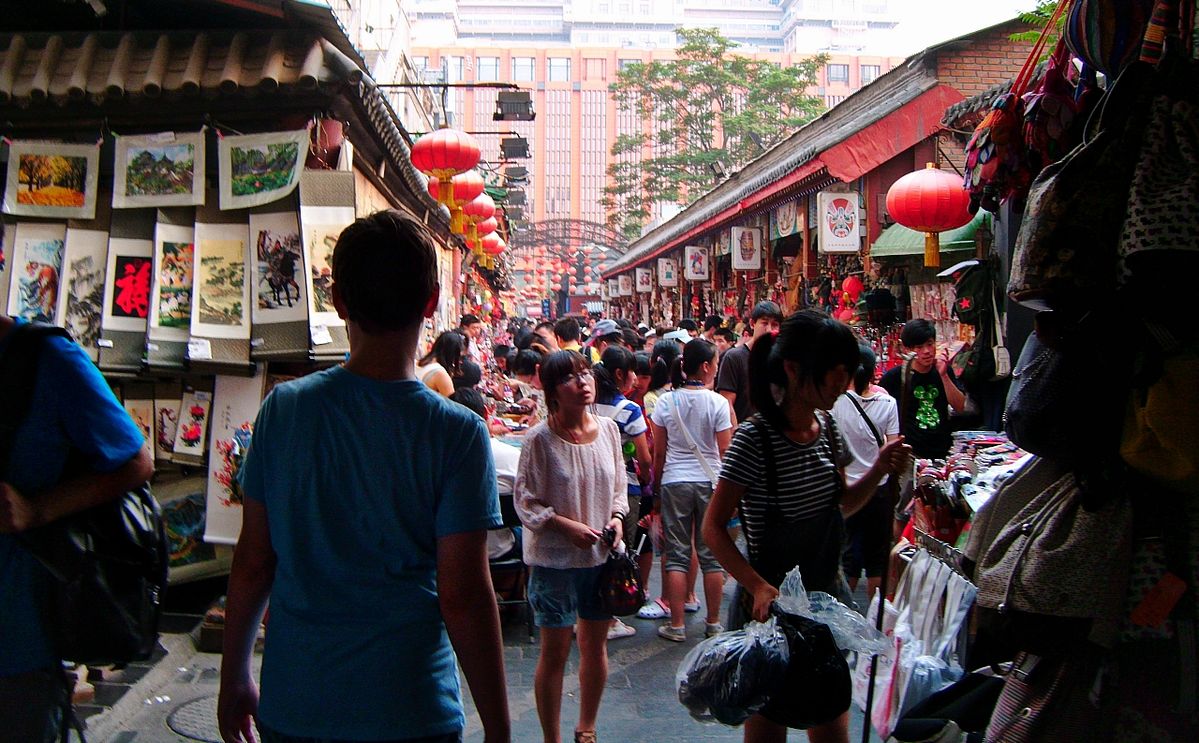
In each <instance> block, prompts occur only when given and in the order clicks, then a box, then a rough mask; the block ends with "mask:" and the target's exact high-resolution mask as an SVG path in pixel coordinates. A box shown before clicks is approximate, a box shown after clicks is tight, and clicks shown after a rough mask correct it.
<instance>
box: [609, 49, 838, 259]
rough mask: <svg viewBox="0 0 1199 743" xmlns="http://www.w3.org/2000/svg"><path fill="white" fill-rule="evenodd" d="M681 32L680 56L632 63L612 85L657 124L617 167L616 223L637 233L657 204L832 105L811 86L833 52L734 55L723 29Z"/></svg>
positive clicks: (684, 198) (627, 143)
mask: <svg viewBox="0 0 1199 743" xmlns="http://www.w3.org/2000/svg"><path fill="white" fill-rule="evenodd" d="M676 33H677V34H678V35H679V39H680V41H681V42H682V44H681V46H680V47H679V48H678V50H677V55H678V57H677V59H673V60H660V61H653V62H649V63H640V62H637V63H633V64H630V65H628V66H627V67H625V68H624V69H623V70H621V71H620V73H619V75H618V77H617V81H616V82H614V83H612V85H611V86H610V89H611V91H612V93H613V95H614V96H615V99H616V102H617V105H618V106H619V107H621V108H622V109H623V110H626V111H632V112H635V113H636V114H637V115H638V116H639V118H640V119H641V121H643V122H645V123H647V124H648V125H649V126H648V127H647V128H648V130H649V131H648V132H646V131H641V132H638V133H635V134H629V133H625V134H622V135H620V136H619V137H617V138H616V141H615V142H613V144H612V149H611V158H610V164H609V165H608V178H609V184H608V186H607V187H606V188H605V189H604V197H603V199H602V204H603V206H604V208H605V209H606V210H607V213H608V225H609V227H611V228H612V229H614V230H616V231H618V232H621V233H623V234H624V235H625V236H627V237H629V238H635V237H637V235H638V234H640V231H641V227H642V226H643V225H644V224H645V223H646V222H648V221H649V219H650V216H651V209H652V206H653V202H655V201H669V202H674V203H676V204H684V205H685V204H689V203H691V202H693V201H695V199H697V198H699V197H700V196H702V195H703V194H704V193H705V192H707V191H708V190H710V189H711V188H712V187H714V186H715V185H717V184H718V183H720V182H721V181H722V180H724V178H725V177H726V176H728V175H731V174H732V173H733V172H735V171H736V170H738V169H739V168H741V167H742V166H743V165H745V164H746V163H747V162H749V161H750V160H752V159H753V158H755V157H757V156H758V155H760V154H761V153H762V152H764V151H766V150H767V149H769V148H770V147H772V146H774V145H775V144H777V143H778V142H780V141H782V139H783V138H785V137H786V136H788V135H789V134H791V133H792V132H794V131H795V130H796V129H798V128H799V127H801V126H803V125H804V124H806V123H808V122H809V121H811V120H813V119H814V118H816V117H817V116H819V115H820V114H821V113H823V112H824V102H823V101H822V100H821V99H820V98H818V97H816V96H813V95H809V94H808V92H807V91H808V89H809V88H811V87H812V86H814V85H815V84H816V79H817V72H818V71H819V69H820V67H821V66H822V65H823V64H824V63H825V62H826V61H827V57H826V56H825V55H817V56H814V57H811V58H809V59H806V60H804V61H803V62H801V63H799V64H798V65H796V66H794V67H786V68H783V67H780V66H778V65H776V64H775V63H773V62H768V61H765V60H757V59H751V58H749V57H746V56H743V55H740V54H736V53H734V52H733V47H734V45H735V42H733V41H730V40H729V39H727V38H725V37H724V36H722V35H721V34H720V31H719V30H718V29H715V28H692V29H685V28H680V29H678V30H677V31H676ZM647 148H648V152H647Z"/></svg>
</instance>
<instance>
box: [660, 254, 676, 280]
mask: <svg viewBox="0 0 1199 743" xmlns="http://www.w3.org/2000/svg"><path fill="white" fill-rule="evenodd" d="M658 283H659V284H661V285H662V286H665V287H674V286H678V285H679V262H678V259H676V258H659V259H658Z"/></svg>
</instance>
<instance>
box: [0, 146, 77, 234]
mask: <svg viewBox="0 0 1199 743" xmlns="http://www.w3.org/2000/svg"><path fill="white" fill-rule="evenodd" d="M99 166H100V147H99V145H91V144H84V145H79V144H66V143H63V142H31V141H22V140H14V141H12V143H11V144H10V145H9V154H8V173H7V178H6V182H5V190H4V211H5V212H6V213H8V214H21V215H26V216H31V217H74V218H77V219H93V218H94V217H95V215H96V188H97V180H98V178H99V170H100V167H99Z"/></svg>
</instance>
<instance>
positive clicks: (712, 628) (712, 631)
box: [704, 622, 724, 637]
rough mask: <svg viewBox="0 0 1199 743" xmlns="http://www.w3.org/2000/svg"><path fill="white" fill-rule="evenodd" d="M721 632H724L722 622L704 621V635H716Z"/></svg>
mask: <svg viewBox="0 0 1199 743" xmlns="http://www.w3.org/2000/svg"><path fill="white" fill-rule="evenodd" d="M721 632H724V625H723V624H721V623H720V622H704V637H715V636H716V635H719V634H720V633H721Z"/></svg>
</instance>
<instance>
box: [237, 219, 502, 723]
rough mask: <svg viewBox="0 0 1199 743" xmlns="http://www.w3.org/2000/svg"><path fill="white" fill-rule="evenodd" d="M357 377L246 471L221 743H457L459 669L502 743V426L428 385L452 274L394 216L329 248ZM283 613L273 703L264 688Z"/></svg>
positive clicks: (298, 414)
mask: <svg viewBox="0 0 1199 743" xmlns="http://www.w3.org/2000/svg"><path fill="white" fill-rule="evenodd" d="M332 269H333V286H332V293H333V303H334V306H335V307H336V308H337V312H338V315H339V316H341V317H342V318H343V319H345V321H346V325H347V327H348V330H349V336H350V357H349V360H348V361H346V362H345V364H343V365H341V366H337V367H334V368H332V369H327V370H325V371H322V372H319V373H317V374H312V375H310V376H308V377H304V378H302V379H298V380H296V381H294V382H289V383H286V384H283V385H280V386H278V387H276V388H275V389H274V391H272V392H271V394H270V396H269V397H267V399H266V400H265V401H264V402H263V404H262V408H261V410H259V413H258V419H257V422H256V423H255V426H254V434H253V439H252V441H251V444H250V449H249V451H248V453H247V454H246V458H245V461H244V463H243V464H242V468H241V472H240V475H239V477H240V481H241V484H242V486H243V489H244V491H245V495H246V498H245V504H244V512H243V515H242V530H241V537H240V539H239V541H238V544H237V549H236V551H235V552H234V557H233V568H232V573H231V575H230V576H229V599H228V603H227V607H226V615H225V643H224V656H223V659H222V664H221V692H220V699H219V701H218V706H217V713H218V719H219V723H220V729H221V735H222V736H223V737H224V739H225V741H230V742H231V741H241V740H242V739H243V737H244V739H245V740H247V741H249V740H252V737H251V736H252V733H251V722H250V718H251V717H252V716H253V717H255V718H256V719H257V722H258V727H259V730H260V731H261V732H262V733H263V735H264V738H265V740H267V741H278V742H279V743H286V742H290V741H295V740H297V739H299V740H309V739H322V740H323V739H336V740H339V741H355V740H361V741H367V740H390V741H397V740H404V741H422V742H427V743H442V742H443V741H444V742H448V741H460V740H461V736H462V728H463V726H464V724H465V719H464V715H463V712H462V693H461V690H460V689H459V684H458V672H457V667H456V663H455V661H457V663H460V664H461V667H462V672H463V674H464V675H465V676H466V681H467V683H468V684H469V685H470V688H471V693H472V696H473V698H474V702H475V707H476V709H477V710H478V711H479V716H480V717H481V719H482V722H483V727H484V730H485V733H486V740H487V741H507V740H508V739H509V735H510V732H509V720H508V707H507V698H506V697H507V692H506V688H505V683H504V662H503V644H502V639H501V637H500V620H499V611H498V609H497V607H496V603H495V594H494V592H493V591H492V586H491V577H490V574H489V572H488V566H487V537H486V534H487V530H488V529H491V528H495V527H498V526H500V525H501V521H500V512H499V501H498V498H497V495H496V478H495V468H494V465H493V464H492V457H491V444H490V441H489V438H488V434H487V428H486V426H484V425H483V422H482V421H481V420H479V418H478V416H476V415H474V414H473V413H471V412H470V411H469V410H467V409H466V408H463V407H461V406H459V405H456V404H454V403H451V402H449V401H448V400H446V399H444V398H442V397H441V396H439V395H437V394H436V393H434V392H432V391H431V390H429V389H428V388H427V387H425V386H424V385H423V384H421V383H420V382H419V381H417V380H416V377H415V376H414V369H413V358H414V357H415V354H416V344H417V339H418V337H419V334H420V329H421V324H422V322H423V319H424V318H426V317H430V316H432V314H433V312H434V310H435V309H436V307H437V301H438V292H439V290H438V286H437V274H436V271H437V259H436V249H435V247H434V244H433V240H432V237H431V236H430V235H429V233H428V232H427V230H426V229H425V227H424V226H423V225H421V224H420V223H419V222H417V221H415V220H414V219H412V218H410V217H408V216H405V215H403V214H401V213H399V212H396V211H385V212H378V213H376V214H374V215H372V216H370V217H364V218H362V219H359V220H358V221H356V222H355V223H354V224H352V225H350V226H349V227H347V228H346V229H345V231H344V232H342V234H341V236H340V237H339V238H338V241H337V245H336V247H335V248H334V250H333V258H332ZM268 597H269V599H270V609H271V613H270V620H269V623H268V626H267V633H266V647H265V651H264V654H263V659H262V676H261V684H262V694H261V700H260V699H259V693H258V688H257V686H256V685H255V683H254V680H253V678H252V676H251V673H250V654H251V650H252V648H253V645H254V637H255V632H256V630H257V628H258V624H259V622H260V621H261V619H262V616H263V612H264V610H265V608H266V604H267V599H268Z"/></svg>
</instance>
